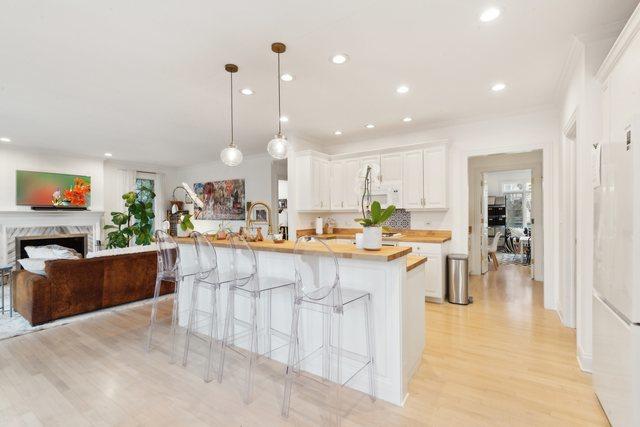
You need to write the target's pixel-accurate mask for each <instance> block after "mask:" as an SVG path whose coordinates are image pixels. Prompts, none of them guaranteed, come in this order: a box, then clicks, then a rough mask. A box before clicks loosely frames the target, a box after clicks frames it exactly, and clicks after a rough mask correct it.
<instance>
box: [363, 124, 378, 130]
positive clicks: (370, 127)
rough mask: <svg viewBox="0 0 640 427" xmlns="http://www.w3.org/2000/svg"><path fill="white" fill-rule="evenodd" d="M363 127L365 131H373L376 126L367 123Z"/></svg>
mask: <svg viewBox="0 0 640 427" xmlns="http://www.w3.org/2000/svg"><path fill="white" fill-rule="evenodd" d="M364 127H366V128H367V129H373V128H374V127H376V125H374V124H371V123H368V124H366V125H364Z"/></svg>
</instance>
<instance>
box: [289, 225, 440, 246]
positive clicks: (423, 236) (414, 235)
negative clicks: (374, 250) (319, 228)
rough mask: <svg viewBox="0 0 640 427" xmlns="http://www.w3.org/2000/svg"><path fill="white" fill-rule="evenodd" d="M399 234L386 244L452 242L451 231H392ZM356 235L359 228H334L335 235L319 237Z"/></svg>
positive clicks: (309, 230)
mask: <svg viewBox="0 0 640 427" xmlns="http://www.w3.org/2000/svg"><path fill="white" fill-rule="evenodd" d="M391 232H394V233H399V234H400V236H394V237H383V238H382V240H384V241H386V242H415V243H444V242H446V241H449V240H451V231H449V230H391ZM356 233H362V229H359V228H334V229H333V233H326V234H322V235H318V236H317V237H320V238H322V239H355V238H356ZM297 235H298V237H300V236H315V235H316V231H315V230H314V229H312V228H307V229H304V230H298V232H297Z"/></svg>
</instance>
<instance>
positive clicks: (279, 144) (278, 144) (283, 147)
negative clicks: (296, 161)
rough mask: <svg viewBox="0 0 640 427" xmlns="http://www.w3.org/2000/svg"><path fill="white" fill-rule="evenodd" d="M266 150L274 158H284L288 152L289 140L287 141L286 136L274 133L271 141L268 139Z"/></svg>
mask: <svg viewBox="0 0 640 427" xmlns="http://www.w3.org/2000/svg"><path fill="white" fill-rule="evenodd" d="M267 151H268V152H269V154H270V155H271V157H273V158H274V159H278V160H282V159H286V158H287V155H288V154H289V141H287V138H285V137H284V136H282V135H276V136H275V137H274V138H273V139H272V140H271V141H269V145H267Z"/></svg>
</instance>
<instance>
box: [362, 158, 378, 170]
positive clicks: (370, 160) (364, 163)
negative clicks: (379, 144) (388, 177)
mask: <svg viewBox="0 0 640 427" xmlns="http://www.w3.org/2000/svg"><path fill="white" fill-rule="evenodd" d="M367 165H376V166H377V167H378V169H380V156H367V157H360V169H364V168H365V167H366V166H367Z"/></svg>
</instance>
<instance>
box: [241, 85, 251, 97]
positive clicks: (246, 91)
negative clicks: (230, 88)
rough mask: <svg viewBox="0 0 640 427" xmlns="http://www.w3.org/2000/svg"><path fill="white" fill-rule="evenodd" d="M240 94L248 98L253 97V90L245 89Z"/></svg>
mask: <svg viewBox="0 0 640 427" xmlns="http://www.w3.org/2000/svg"><path fill="white" fill-rule="evenodd" d="M240 93H241V94H243V95H247V96H249V95H253V90H251V88H248V87H245V88H244V89H242V90H241V91H240Z"/></svg>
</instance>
